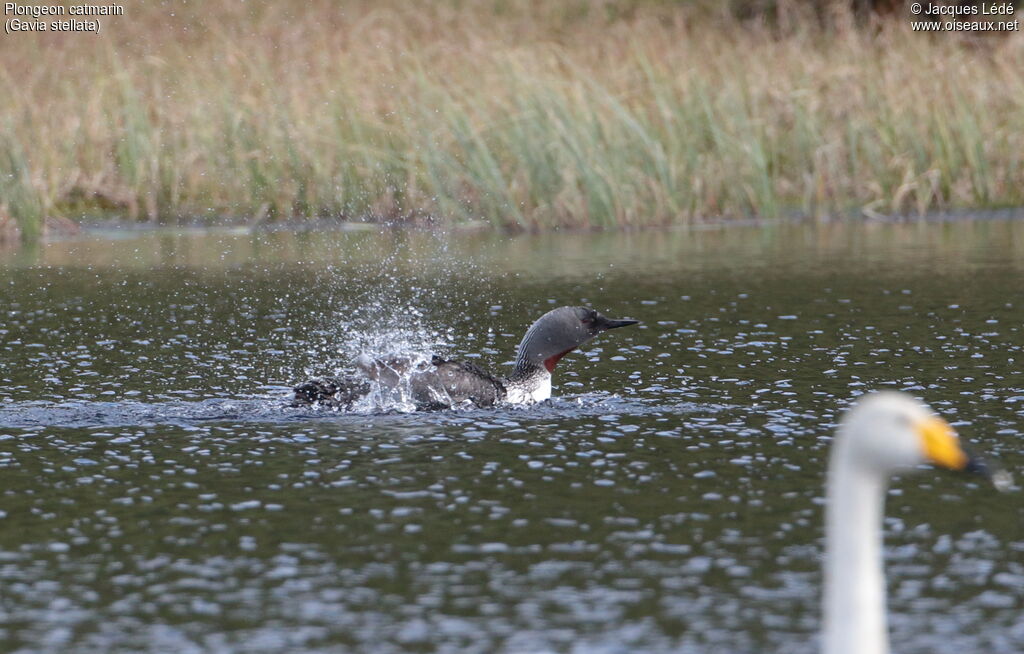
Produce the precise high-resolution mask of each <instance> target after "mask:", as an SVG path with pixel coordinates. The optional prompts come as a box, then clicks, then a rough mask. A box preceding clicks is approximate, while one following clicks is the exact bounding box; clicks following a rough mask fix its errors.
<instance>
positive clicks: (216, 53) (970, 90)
mask: <svg viewBox="0 0 1024 654" xmlns="http://www.w3.org/2000/svg"><path fill="white" fill-rule="evenodd" d="M167 4H174V3H166V4H165V3H144V4H140V5H139V6H135V5H131V6H129V7H127V11H126V15H125V16H124V17H119V18H109V19H107V20H106V22H105V23H104V30H103V32H102V33H101V34H100V35H88V34H78V35H69V34H41V35H30V34H18V35H7V36H3V37H0V60H2V61H3V62H4V65H3V67H2V68H0V97H3V98H5V101H4V102H3V103H0V207H2V208H0V213H2V212H3V211H4V210H5V211H6V212H7V214H9V215H10V216H12V217H13V218H14V219H16V220H17V221H18V222H19V223H20V224H21V225H22V226H23V227H22V229H23V231H27V232H29V233H30V234H38V232H39V231H40V229H41V228H40V227H39V225H41V224H42V222H41V221H42V220H43V218H44V217H46V216H50V215H63V216H71V217H79V216H83V215H89V214H96V213H108V212H115V213H117V214H119V215H123V216H127V217H129V218H131V219H135V220H152V221H164V222H176V221H188V222H195V221H219V222H222V221H237V222H253V223H255V222H261V221H273V220H284V219H289V220H291V219H307V218H324V217H329V218H341V219H347V220H386V221H402V220H418V221H439V222H446V223H447V222H457V223H465V222H479V221H484V222H486V223H490V224H493V225H498V226H504V227H518V228H525V229H544V228H555V227H592V228H621V227H646V226H660V225H670V224H680V223H686V222H689V221H694V220H702V219H707V218H713V217H723V216H724V217H748V216H763V217H776V216H786V215H804V216H823V215H830V214H835V213H847V212H851V211H852V212H858V213H867V214H873V213H879V214H895V213H900V214H902V213H924V212H928V211H931V210H938V209H943V210H944V209H952V208H991V207H1005V206H1021V205H1022V204H1024V165H1022V156H1024V77H1022V76H1021V75H1020V71H1021V70H1024V45H1022V41H1021V39H1020V38H1018V37H1012V36H1011V37H1007V38H1001V39H998V40H992V41H989V42H986V43H985V44H984V45H982V46H980V47H979V46H970V45H968V44H965V43H963V42H961V41H959V40H957V39H956V37H955V36H953V35H949V34H942V35H931V36H929V35H924V34H917V33H913V32H911V31H910V30H909V25H908V24H905V23H904V22H901V21H899V20H893V21H890V22H889V23H887V24H883V25H874V26H873V27H871V28H870V29H858V28H848V29H827V30H822V29H819V28H818V27H812V26H810V25H809V26H808V27H807V28H806V29H801V28H800V26H799V25H797V26H796V28H794V29H790V30H787V32H786V33H785V34H781V35H780V34H779V33H778V32H774V33H773V32H772V31H771V30H769V29H767V28H761V27H758V26H756V25H749V24H740V23H737V22H736V21H734V20H731V19H728V18H727V17H722V16H718V15H716V14H714V13H713V12H711V13H709V12H708V11H701V12H698V11H695V10H692V7H690V8H688V6H687V5H685V4H684V5H679V4H672V3H664V2H648V3H645V2H637V1H634V2H632V3H628V4H623V3H621V2H619V3H617V2H614V1H612V0H608V1H607V2H593V3H583V4H572V3H553V2H551V3H544V2H537V1H533V2H528V1H526V0H522V1H516V0H507V1H505V2H484V1H480V2H467V3H456V2H451V3H448V2H441V3H404V2H397V1H395V2H390V3H388V2H384V3H381V2H374V3H370V2H349V3H335V2H330V1H328V0H311V1H308V2H281V3H240V2H235V1H234V0H208V1H207V2H204V3H202V4H195V5H191V4H186V3H181V6H180V7H177V8H175V9H168V8H167Z"/></svg>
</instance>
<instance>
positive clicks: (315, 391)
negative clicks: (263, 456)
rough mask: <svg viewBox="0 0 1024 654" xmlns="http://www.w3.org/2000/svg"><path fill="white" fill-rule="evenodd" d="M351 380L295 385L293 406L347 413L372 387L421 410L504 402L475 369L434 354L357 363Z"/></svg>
mask: <svg viewBox="0 0 1024 654" xmlns="http://www.w3.org/2000/svg"><path fill="white" fill-rule="evenodd" d="M356 366H357V368H358V371H353V376H351V377H344V378H339V377H327V378H323V379H314V380H311V381H307V382H304V383H302V384H299V385H298V386H296V387H295V399H294V401H293V403H292V404H293V406H310V405H319V406H326V407H331V408H334V409H341V410H343V411H348V410H351V409H352V405H353V404H354V403H355V402H356V401H357V400H359V399H360V398H362V397H365V396H366V395H368V394H369V393H370V392H371V391H372V390H373V389H374V388H387V389H398V391H399V392H401V393H408V394H409V395H408V397H410V399H412V401H413V402H414V403H415V404H416V408H417V410H419V411H439V410H443V409H451V408H453V407H458V406H462V405H464V404H465V403H466V402H471V403H472V404H473V405H475V406H477V407H489V406H494V405H495V404H496V403H498V402H500V401H501V400H503V399H505V385H504V383H502V381H501V380H500V379H498V378H497V377H495V376H494V375H492V374H490V373H489V372H487V371H485V370H483V369H482V368H480V367H479V366H476V365H474V364H472V363H467V362H465V361H447V360H445V359H442V358H441V357H438V356H435V357H433V358H432V359H431V361H430V362H429V363H427V362H426V361H422V360H421V361H415V360H412V359H406V358H404V357H401V356H392V357H382V358H372V357H369V356H365V355H364V356H360V357H358V358H357V359H356ZM375 384H376V385H377V386H375Z"/></svg>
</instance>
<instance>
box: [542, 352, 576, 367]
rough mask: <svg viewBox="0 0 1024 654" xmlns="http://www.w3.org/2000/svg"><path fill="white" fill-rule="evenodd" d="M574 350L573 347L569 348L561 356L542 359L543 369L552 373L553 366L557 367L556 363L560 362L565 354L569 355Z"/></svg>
mask: <svg viewBox="0 0 1024 654" xmlns="http://www.w3.org/2000/svg"><path fill="white" fill-rule="evenodd" d="M575 349H576V348H574V347H570V348H569V349H568V350H566V351H565V352H562V353H561V354H556V355H555V356H553V357H548V358H547V359H544V367H545V368H547V369H548V372H554V371H555V366H557V365H558V362H559V361H561V360H562V357H564V356H565V355H566V354H569V353H570V352H572V351H573V350H575Z"/></svg>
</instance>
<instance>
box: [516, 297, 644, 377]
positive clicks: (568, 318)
mask: <svg viewBox="0 0 1024 654" xmlns="http://www.w3.org/2000/svg"><path fill="white" fill-rule="evenodd" d="M638 322H640V321H639V320H612V319H611V318H606V317H605V316H602V315H601V314H600V313H598V312H597V311H594V310H593V309H591V308H589V307H558V308H557V309H552V310H551V311H548V312H547V313H545V314H544V315H543V316H541V317H540V318H538V319H537V322H535V323H533V324H532V325H530V328H529V329H527V330H526V336H523V340H522V341H521V342H520V343H519V350H518V355H517V357H516V367H517V368H518V367H522V366H544V367H545V368H547V370H548V372H551V371H552V370H554V369H555V365H556V364H557V363H558V360H559V359H561V358H562V357H564V356H565V355H566V354H568V353H569V352H572V351H573V350H575V349H576V348H578V347H579V346H581V345H583V344H584V343H586V342H587V341H589V340H590V339H592V338H594V337H595V336H597V335H598V334H600V333H602V332H606V331H608V330H609V329H617V328H619V327H626V326H628V325H635V324H637V323H638Z"/></svg>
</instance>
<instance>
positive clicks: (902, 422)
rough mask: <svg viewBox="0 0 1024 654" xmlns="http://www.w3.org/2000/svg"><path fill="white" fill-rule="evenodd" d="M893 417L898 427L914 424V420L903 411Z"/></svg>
mask: <svg viewBox="0 0 1024 654" xmlns="http://www.w3.org/2000/svg"><path fill="white" fill-rule="evenodd" d="M893 418H894V419H895V422H896V425H897V426H899V427H904V428H907V429H910V428H911V427H913V426H914V421H913V420H912V419H911V418H910V416H908V415H907V414H905V413H897V414H895V415H894V416H893Z"/></svg>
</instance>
